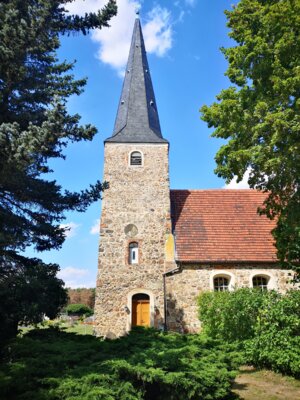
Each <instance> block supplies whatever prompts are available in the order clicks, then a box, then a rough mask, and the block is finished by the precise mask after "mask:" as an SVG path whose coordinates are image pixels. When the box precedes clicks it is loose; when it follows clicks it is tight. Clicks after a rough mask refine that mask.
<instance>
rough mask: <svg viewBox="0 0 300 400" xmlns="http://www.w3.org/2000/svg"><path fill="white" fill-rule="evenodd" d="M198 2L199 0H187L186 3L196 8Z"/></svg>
mask: <svg viewBox="0 0 300 400" xmlns="http://www.w3.org/2000/svg"><path fill="white" fill-rule="evenodd" d="M196 1H197V0H185V3H186V4H187V5H188V6H194V5H195V4H196Z"/></svg>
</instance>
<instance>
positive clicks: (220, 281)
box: [214, 276, 230, 292]
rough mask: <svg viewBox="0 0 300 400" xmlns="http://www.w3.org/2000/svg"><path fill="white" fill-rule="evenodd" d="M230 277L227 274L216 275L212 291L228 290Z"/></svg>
mask: <svg viewBox="0 0 300 400" xmlns="http://www.w3.org/2000/svg"><path fill="white" fill-rule="evenodd" d="M229 282H230V278H229V277H228V276H216V277H214V291H215V292H225V291H227V290H229Z"/></svg>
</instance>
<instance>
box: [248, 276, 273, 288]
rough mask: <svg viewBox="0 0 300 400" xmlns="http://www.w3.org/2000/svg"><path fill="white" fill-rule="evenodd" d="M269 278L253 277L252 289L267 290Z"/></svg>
mask: <svg viewBox="0 0 300 400" xmlns="http://www.w3.org/2000/svg"><path fill="white" fill-rule="evenodd" d="M269 280H270V278H269V277H267V276H265V275H254V276H253V278H252V286H253V288H254V289H260V290H268V283H269Z"/></svg>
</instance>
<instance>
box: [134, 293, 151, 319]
mask: <svg viewBox="0 0 300 400" xmlns="http://www.w3.org/2000/svg"><path fill="white" fill-rule="evenodd" d="M131 309H132V321H131V325H132V326H150V296H149V295H148V294H145V293H136V294H134V295H133V296H132V308H131Z"/></svg>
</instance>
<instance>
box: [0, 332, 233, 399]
mask: <svg viewBox="0 0 300 400" xmlns="http://www.w3.org/2000/svg"><path fill="white" fill-rule="evenodd" d="M89 328H91V327H90V326H89ZM83 329H85V327H84V326H82V325H77V326H75V327H74V330H76V333H72V332H67V331H65V330H63V331H60V330H58V329H57V328H53V327H52V328H49V329H35V330H31V331H29V332H28V333H26V334H24V335H23V336H20V337H18V338H17V339H16V340H14V341H13V342H12V343H11V344H10V346H9V347H8V348H7V349H6V353H5V354H4V356H5V357H4V362H3V363H2V364H1V365H0V393H1V394H0V397H1V395H2V396H3V397H2V398H3V399H5V400H143V399H145V400H154V399H155V400H183V399H184V400H188V399H190V400H199V399H203V400H213V399H225V398H227V397H228V396H229V395H230V393H231V387H232V383H233V379H234V377H235V375H236V369H237V367H238V361H237V358H236V354H235V353H234V352H231V351H230V349H224V348H223V347H222V345H221V344H220V343H219V342H217V341H214V340H212V339H209V338H207V337H205V336H201V335H184V336H183V335H179V334H173V333H168V334H166V333H162V332H158V331H155V330H153V329H142V328H139V329H135V330H134V331H133V332H131V333H130V334H129V335H128V336H126V337H123V338H120V339H117V340H114V341H108V340H101V339H98V338H96V337H94V336H92V335H89V334H87V335H84V334H82V333H84V332H82V330H83Z"/></svg>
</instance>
